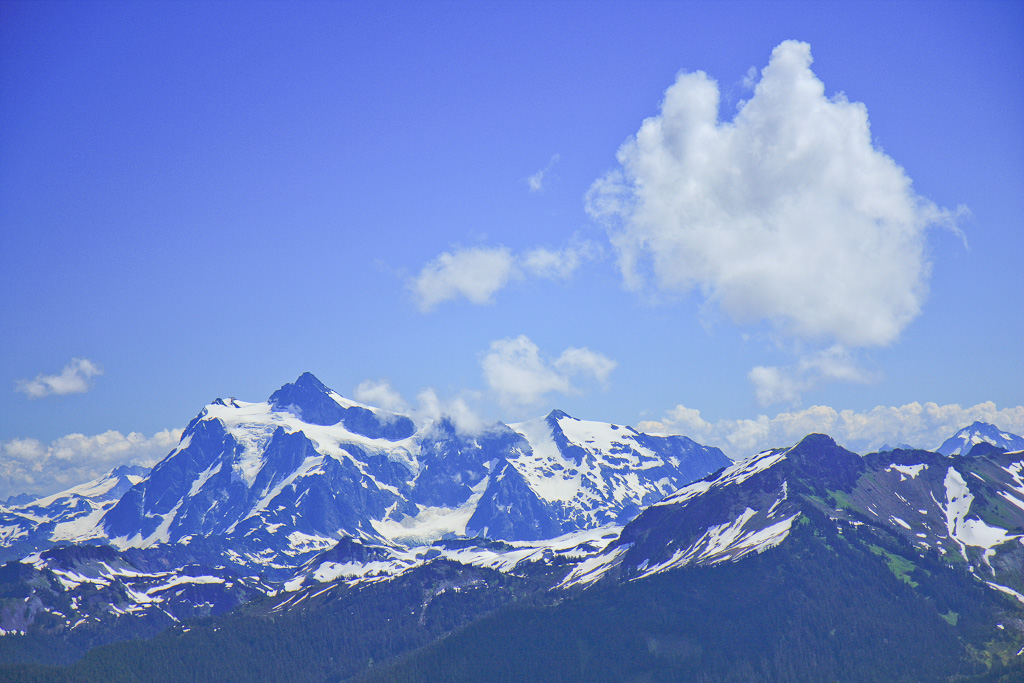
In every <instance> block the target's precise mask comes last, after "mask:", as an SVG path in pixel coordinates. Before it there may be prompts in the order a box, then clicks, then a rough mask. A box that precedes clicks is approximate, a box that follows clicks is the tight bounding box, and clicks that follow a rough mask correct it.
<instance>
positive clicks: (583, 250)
mask: <svg viewBox="0 0 1024 683" xmlns="http://www.w3.org/2000/svg"><path fill="white" fill-rule="evenodd" d="M600 253H601V249H600V247H598V245H596V244H595V243H593V242H589V241H587V240H580V239H576V238H573V239H572V240H570V241H569V244H567V245H566V246H565V248H563V249H548V248H546V247H538V248H536V249H531V250H530V251H528V252H526V253H525V254H523V255H522V256H521V257H520V258H519V265H520V267H521V269H522V270H523V271H524V272H526V273H528V274H530V275H533V276H534V277H539V278H545V279H548V280H568V279H569V278H570V277H572V275H573V273H575V272H576V270H577V269H578V268H579V267H580V266H581V265H583V263H584V262H586V261H589V260H591V259H594V258H597V257H598V256H599V255H600Z"/></svg>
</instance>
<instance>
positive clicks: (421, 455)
mask: <svg viewBox="0 0 1024 683" xmlns="http://www.w3.org/2000/svg"><path fill="white" fill-rule="evenodd" d="M728 462H729V461H728V459H727V458H725V456H724V455H723V454H722V453H721V451H719V450H718V449H715V448H708V447H705V446H701V445H699V444H697V443H695V442H693V441H691V440H689V439H687V438H685V437H681V436H671V437H651V436H648V435H645V434H641V433H639V432H637V431H635V430H633V429H632V428H629V427H620V426H618V425H610V424H605V423H598V422H587V421H582V420H577V419H575V418H572V417H570V416H568V415H566V414H565V413H563V412H560V411H554V412H552V413H551V414H550V415H548V416H547V417H546V418H543V419H540V420H535V421H532V422H528V423H522V424H520V425H514V426H513V427H509V426H507V425H504V424H501V423H496V424H494V425H491V426H489V427H488V428H486V429H484V430H481V431H480V432H478V433H472V434H468V433H464V432H462V431H460V430H458V429H457V428H456V427H455V425H454V423H453V422H452V421H451V420H449V419H445V418H443V419H440V420H436V421H430V422H427V423H425V424H421V425H418V426H417V425H416V424H415V423H414V422H413V421H412V420H411V419H410V418H409V417H407V416H403V415H398V414H395V413H391V412H388V411H383V410H380V409H377V408H373V407H370V406H365V405H362V404H358V403H355V402H353V401H350V400H348V399H345V398H344V397H342V396H340V395H339V394H337V393H336V392H334V391H332V390H331V389H329V388H328V387H326V386H324V385H323V384H322V383H321V382H320V381H319V380H317V379H316V378H315V377H314V376H313V375H311V374H309V373H306V374H303V375H302V376H300V377H299V378H298V379H297V380H296V382H294V383H291V384H286V385H284V386H283V387H281V389H279V390H278V391H276V392H274V393H273V394H272V395H271V396H270V398H269V399H268V400H267V401H266V402H262V403H249V402H243V401H238V400H236V399H233V398H232V399H227V400H221V399H218V400H216V401H213V402H212V403H211V404H209V405H207V406H206V407H205V408H203V410H202V411H201V412H200V413H199V415H198V416H197V417H196V418H195V419H194V420H192V422H191V423H190V424H189V425H188V427H187V428H186V429H185V430H184V433H183V434H182V437H181V440H180V442H179V444H178V446H177V447H176V448H175V449H174V450H173V451H171V453H169V454H168V455H167V456H166V457H165V458H164V459H163V460H161V461H160V462H159V463H158V464H157V465H156V466H155V467H154V468H153V469H152V470H151V471H148V472H146V471H142V470H137V469H127V468H119V469H118V470H115V471H114V472H112V473H110V474H109V475H107V476H105V477H103V478H100V479H98V480H96V481H93V482H89V483H88V484H84V485H82V486H79V487H75V488H73V489H69V490H68V491H65V492H62V493H60V494H56V495H53V496H48V497H46V498H44V499H39V500H36V501H32V502H30V503H28V504H25V505H21V506H17V507H5V508H2V509H0V515H2V516H0V522H2V523H3V524H2V526H0V546H2V547H3V551H4V552H5V553H6V559H8V560H17V561H16V562H11V563H9V564H10V565H11V566H9V567H8V568H7V571H6V573H5V574H3V577H4V578H0V629H3V630H5V631H8V632H18V633H21V632H28V633H35V634H39V633H41V632H46V633H50V634H58V635H59V637H60V638H64V639H65V640H70V641H74V642H90V643H96V642H105V641H104V640H103V639H104V638H105V637H107V636H103V635H102V634H104V633H107V634H110V633H119V634H121V636H120V637H126V635H125V634H128V633H132V634H133V635H132V636H131V637H138V636H140V635H151V634H152V633H153V632H154V630H153V629H157V628H158V627H163V626H166V625H167V624H168V623H171V622H173V621H175V620H178V619H184V618H194V617H197V616H200V615H204V614H219V613H221V612H223V611H225V610H229V609H232V608H234V607H235V606H237V605H240V604H242V603H245V602H248V601H250V600H251V599H252V597H253V595H254V592H255V593H258V594H267V595H273V594H275V593H276V592H278V591H285V592H288V593H296V594H295V595H291V596H286V597H294V598H299V597H301V595H299V594H297V592H298V591H300V589H303V586H304V585H305V587H310V586H315V585H319V584H324V583H332V582H335V581H339V580H340V581H342V582H343V583H344V584H345V585H355V584H363V583H368V582H372V581H373V580H376V579H381V578H386V579H391V578H394V577H396V576H398V575H401V574H403V573H404V572H406V571H408V570H410V569H416V568H419V567H421V566H424V565H426V564H429V563H430V562H432V561H433V560H435V559H437V558H441V559H444V560H447V561H451V562H453V563H455V564H459V565H465V566H467V567H468V566H478V567H486V568H490V569H495V568H497V569H498V570H499V571H501V572H505V573H508V572H511V571H513V570H514V569H515V568H516V567H518V566H519V565H520V564H521V563H522V562H524V561H525V562H528V563H529V562H550V561H558V562H572V561H575V558H576V557H578V556H580V555H583V554H588V553H593V552H595V551H596V550H597V549H599V548H601V547H604V546H605V545H607V543H608V542H610V541H611V540H612V538H613V537H614V536H615V534H616V533H617V529H618V527H619V526H621V525H622V524H624V523H626V522H627V521H629V520H630V519H632V518H633V517H635V516H636V514H638V512H639V511H640V509H641V508H642V506H644V505H647V504H650V503H651V502H653V501H656V500H659V499H660V498H662V497H663V496H664V495H666V494H668V493H670V492H671V491H673V490H675V489H677V488H678V487H679V486H681V485H683V484H685V483H688V482H690V481H692V480H694V479H697V478H699V477H702V476H704V475H706V474H707V473H708V472H710V471H713V470H715V469H718V468H720V467H721V466H723V465H725V464H727V463H728ZM616 525H618V526H616ZM580 534H582V535H580ZM445 539H446V540H445ZM459 539H463V540H462V541H459ZM432 541H439V542H440V541H443V543H440V545H432V546H431V545H429V544H430V543H431V542H432ZM83 557H84V558H87V560H88V561H86V560H83V559H82V558H83ZM69 558H70V559H69ZM342 558H346V559H344V561H342ZM83 562H85V564H82V563H83ZM86 566H87V570H86V569H83V567H86ZM197 577H199V578H197ZM161 586H166V587H168V588H161ZM170 587H173V590H172V589H171V588H170ZM181 591H186V592H185V593H184V594H185V595H189V596H192V599H194V600H195V601H197V604H198V605H201V606H202V605H205V607H202V608H197V610H198V611H197V610H190V608H189V607H188V605H187V602H188V600H187V599H184V598H183V599H181V600H178V599H177V598H176V597H175V596H176V595H178V593H179V592H181ZM25 605H31V609H30V610H28V611H27V612H26V611H25V609H26V608H25ZM115 623H116V624H118V625H117V626H114V624H115ZM128 624H134V626H131V625H128ZM82 634H88V637H86V636H85V635H82Z"/></svg>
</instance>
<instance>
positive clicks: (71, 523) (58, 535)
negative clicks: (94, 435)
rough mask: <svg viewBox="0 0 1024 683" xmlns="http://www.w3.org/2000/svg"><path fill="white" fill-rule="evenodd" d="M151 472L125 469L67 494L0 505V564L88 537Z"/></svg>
mask: <svg viewBox="0 0 1024 683" xmlns="http://www.w3.org/2000/svg"><path fill="white" fill-rule="evenodd" d="M148 472H149V469H148V468H145V467H139V466H135V465H122V466H120V467H117V468H115V469H113V470H111V471H110V472H108V473H107V474H105V475H103V476H101V477H99V478H97V479H94V480H92V481H89V482H86V483H84V484H79V485H78V486H74V487H72V488H69V489H67V490H66V491H61V492H60V493H54V494H52V495H49V496H44V497H42V498H38V497H35V496H26V495H21V496H17V497H12V498H13V500H15V501H19V502H18V503H17V504H10V503H11V500H12V499H8V504H7V505H0V561H7V560H13V559H16V558H20V557H24V556H25V555H28V554H29V553H32V552H34V551H36V550H40V549H42V548H46V547H50V546H52V545H54V544H56V543H61V542H69V541H76V540H79V539H80V538H81V537H83V536H89V535H91V533H92V530H93V529H94V528H95V526H96V524H97V523H98V522H99V520H100V518H101V517H102V516H103V515H104V513H106V511H107V510H109V509H110V508H111V507H113V505H114V504H115V503H116V502H117V501H118V499H120V498H121V496H122V495H124V493H125V492H126V491H128V489H130V488H131V487H132V486H134V485H135V484H137V483H139V482H140V481H142V480H143V479H144V478H145V476H146V475H147V474H148Z"/></svg>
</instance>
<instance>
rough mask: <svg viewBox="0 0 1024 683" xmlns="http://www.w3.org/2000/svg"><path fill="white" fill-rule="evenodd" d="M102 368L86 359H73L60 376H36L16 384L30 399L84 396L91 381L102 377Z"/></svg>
mask: <svg viewBox="0 0 1024 683" xmlns="http://www.w3.org/2000/svg"><path fill="white" fill-rule="evenodd" d="M102 374H103V370H102V369H101V368H100V366H98V365H96V364H95V363H93V362H92V361H91V360H87V359H85V358H72V359H71V362H70V363H68V364H67V365H65V366H64V369H63V370H61V372H60V374H59V375H44V374H42V373H40V374H38V375H36V378H35V379H32V380H28V379H21V380H18V381H17V383H16V385H17V386H16V388H17V390H18V391H20V392H23V393H24V394H26V395H28V397H29V398H42V397H44V396H50V395H53V394H56V395H64V394H84V393H85V392H87V391H89V388H90V385H89V380H90V379H91V378H92V377H95V376H96V375H102Z"/></svg>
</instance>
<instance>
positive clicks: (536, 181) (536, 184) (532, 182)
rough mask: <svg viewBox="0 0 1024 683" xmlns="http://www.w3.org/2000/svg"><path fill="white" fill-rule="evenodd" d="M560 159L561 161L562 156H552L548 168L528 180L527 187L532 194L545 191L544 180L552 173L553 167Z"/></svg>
mask: <svg viewBox="0 0 1024 683" xmlns="http://www.w3.org/2000/svg"><path fill="white" fill-rule="evenodd" d="M559 159H561V156H559V155H558V154H552V155H551V160H550V161H548V165H547V166H545V167H544V168H542V169H540V170H539V171H537V172H536V173H534V174H533V175H531V176H530V177H529V178H527V179H526V186H527V187H529V188H530V192H540V191H541V190H543V189H544V178H545V177H546V176H547V174H548V173H549V172H550V171H551V167H552V166H554V165H555V164H557V163H558V160H559Z"/></svg>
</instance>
